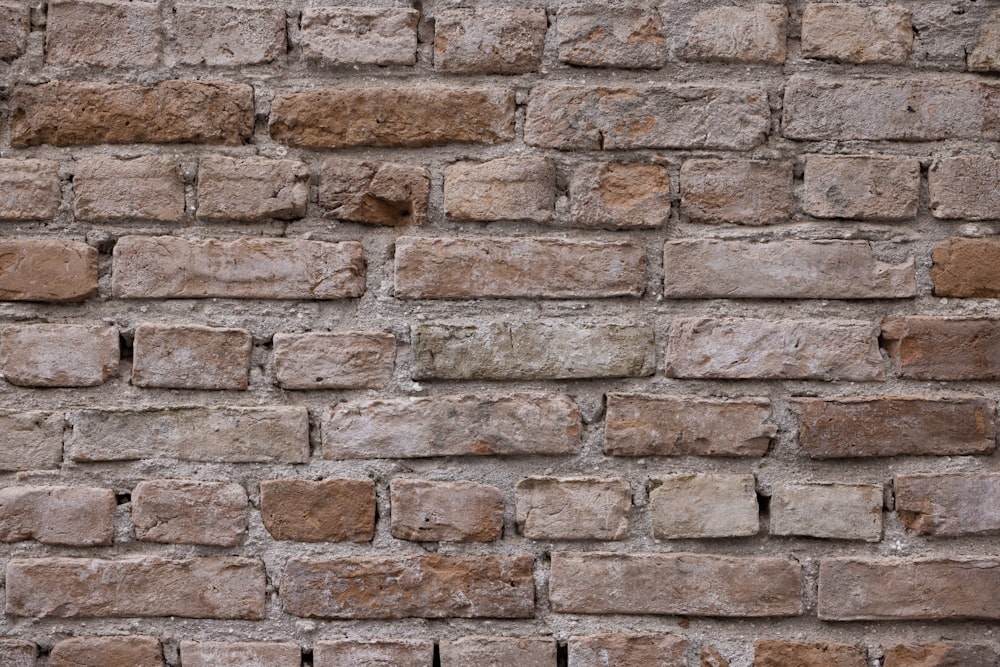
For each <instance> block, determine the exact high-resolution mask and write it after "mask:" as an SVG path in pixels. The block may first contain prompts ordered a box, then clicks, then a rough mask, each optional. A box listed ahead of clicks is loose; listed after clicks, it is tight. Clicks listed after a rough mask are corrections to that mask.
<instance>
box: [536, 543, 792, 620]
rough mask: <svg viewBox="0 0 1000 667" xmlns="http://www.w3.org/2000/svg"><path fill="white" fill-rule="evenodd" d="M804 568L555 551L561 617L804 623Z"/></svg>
mask: <svg viewBox="0 0 1000 667" xmlns="http://www.w3.org/2000/svg"><path fill="white" fill-rule="evenodd" d="M801 588H802V567H801V566H800V565H799V564H798V563H797V562H795V561H794V560H792V559H790V558H778V557H753V558H748V557H739V556H710V555H704V554H684V553H669V554H667V553H657V554H652V553H643V554H612V553H599V552H586V553H584V552H571V551H553V552H552V570H551V573H550V575H549V603H550V604H551V605H552V611H554V612H557V613H571V614H572V613H580V614H615V613H621V614H668V615H679V616H736V617H761V616H798V615H799V614H801V613H802V601H801V600H800V598H799V596H800V593H801Z"/></svg>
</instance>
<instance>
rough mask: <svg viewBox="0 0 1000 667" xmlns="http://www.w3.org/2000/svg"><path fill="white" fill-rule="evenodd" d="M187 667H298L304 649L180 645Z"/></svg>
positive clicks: (270, 645)
mask: <svg viewBox="0 0 1000 667" xmlns="http://www.w3.org/2000/svg"><path fill="white" fill-rule="evenodd" d="M180 648H181V662H182V663H183V664H184V667H258V666H259V667H299V665H301V664H302V649H300V648H299V645H298V644H294V643H292V642H190V641H182V642H181V647H180Z"/></svg>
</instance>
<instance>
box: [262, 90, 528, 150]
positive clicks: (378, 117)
mask: <svg viewBox="0 0 1000 667" xmlns="http://www.w3.org/2000/svg"><path fill="white" fill-rule="evenodd" d="M270 132H271V136H272V137H274V139H276V140H277V141H281V142H284V143H286V144H288V145H290V146H302V147H306V148H347V147H351V146H391V147H421V146H434V145H439V144H452V143H477V144H497V143H503V142H506V141H510V140H512V139H513V138H514V92H513V91H512V90H509V89H504V88H469V87H465V88H455V87H445V86H438V85H424V86H421V87H419V88H415V87H405V88H404V87H400V88H375V89H373V88H316V89H311V90H306V91H302V92H298V93H281V94H279V95H278V96H277V97H275V100H274V103H273V105H272V106H271V124H270Z"/></svg>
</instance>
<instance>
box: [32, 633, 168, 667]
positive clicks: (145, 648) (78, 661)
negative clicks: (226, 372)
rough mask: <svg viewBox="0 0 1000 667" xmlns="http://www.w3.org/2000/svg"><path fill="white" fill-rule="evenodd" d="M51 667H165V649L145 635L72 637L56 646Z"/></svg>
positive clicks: (152, 638)
mask: <svg viewBox="0 0 1000 667" xmlns="http://www.w3.org/2000/svg"><path fill="white" fill-rule="evenodd" d="M49 664H50V665H51V667H163V647H162V646H160V640H158V639H157V638H156V637H148V636H143V635H131V636H115V637H112V636H108V637H70V638H69V639H63V640H62V641H59V642H56V645H55V646H53V647H52V652H51V653H50V654H49Z"/></svg>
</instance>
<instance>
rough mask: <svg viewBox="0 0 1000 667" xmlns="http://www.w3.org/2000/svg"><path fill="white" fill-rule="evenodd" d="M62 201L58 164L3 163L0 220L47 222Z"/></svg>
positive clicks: (43, 161) (0, 185) (16, 161)
mask: <svg viewBox="0 0 1000 667" xmlns="http://www.w3.org/2000/svg"><path fill="white" fill-rule="evenodd" d="M4 9H5V7H4V6H3V5H0V12H3V11H4ZM0 23H2V21H0ZM0 30H3V28H0ZM0 49H2V46H0ZM61 199H62V192H61V191H60V185H59V163H58V162H53V161H52V160H31V159H28V160H7V159H0V220H2V221H4V222H7V221H17V220H48V219H50V218H52V217H53V216H54V215H55V214H56V211H57V210H58V209H59V202H60V200H61Z"/></svg>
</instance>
